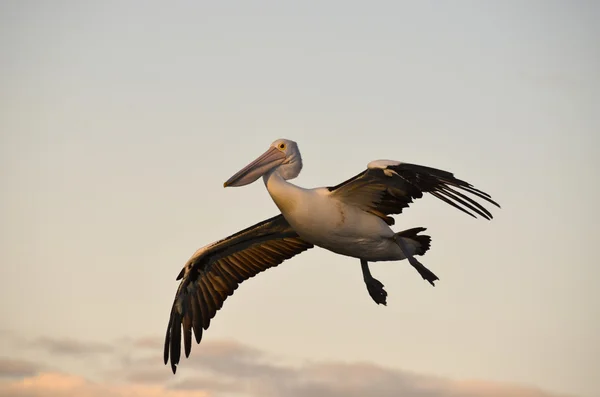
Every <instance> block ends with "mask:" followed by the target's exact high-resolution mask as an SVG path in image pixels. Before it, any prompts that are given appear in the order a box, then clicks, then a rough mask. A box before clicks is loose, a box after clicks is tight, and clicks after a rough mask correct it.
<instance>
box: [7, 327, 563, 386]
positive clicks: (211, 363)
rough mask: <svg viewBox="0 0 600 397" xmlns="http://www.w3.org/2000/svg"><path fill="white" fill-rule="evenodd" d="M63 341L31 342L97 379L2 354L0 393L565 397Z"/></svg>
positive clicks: (254, 358)
mask: <svg viewBox="0 0 600 397" xmlns="http://www.w3.org/2000/svg"><path fill="white" fill-rule="evenodd" d="M63 341H64V340H59V341H57V340H52V341H50V340H49V341H46V343H43V344H40V343H38V344H36V346H37V348H38V349H41V350H44V351H47V350H48V349H49V347H52V348H54V351H55V354H54V355H53V368H61V367H60V365H59V362H60V360H61V359H62V358H63V357H64V358H67V361H69V360H68V359H69V358H71V357H72V356H73V354H78V355H79V360H80V361H81V363H82V367H85V368H87V370H88V371H89V370H90V368H95V369H94V370H93V371H92V372H93V373H92V372H90V373H89V376H90V377H93V379H98V380H95V381H92V380H90V379H92V378H86V377H83V376H80V375H78V374H74V373H64V372H60V370H59V371H56V372H49V371H48V370H43V367H42V366H39V365H37V364H36V363H34V362H28V361H21V360H18V359H9V358H7V359H5V360H4V361H0V373H1V372H2V369H3V368H4V372H5V374H6V375H5V376H4V377H1V376H0V396H3V397H41V396H44V397H66V396H78V397H79V396H80V397H99V396H102V397H134V396H136V397H138V396H139V397H142V396H143V397H154V396H157V397H158V396H161V397H200V396H202V397H220V396H229V395H231V393H234V394H235V395H236V396H239V397H244V396H245V397H279V396H286V397H359V396H360V397H363V396H369V397H392V396H393V397H396V396H403V397H563V396H559V395H558V394H555V393H551V392H548V391H543V390H540V389H536V388H531V387H523V386H520V385H512V384H505V383H493V382H486V381H456V380H451V379H447V378H441V377H437V376H432V375H428V374H417V373H413V372H410V371H405V370H400V369H393V368H386V367H382V366H379V365H377V364H373V363H340V362H305V363H301V364H296V365H292V364H289V363H282V362H279V361H277V360H275V359H274V358H273V357H271V356H270V355H269V354H267V353H266V352H263V351H261V350H258V349H255V348H253V347H251V346H247V345H244V344H241V343H237V342H232V341H204V342H203V345H202V349H197V350H196V352H195V353H194V354H192V355H191V356H190V358H189V359H185V360H183V361H182V363H181V366H180V370H179V371H178V372H177V375H173V374H172V373H171V371H170V368H169V367H168V366H165V365H164V364H163V359H162V344H161V343H159V340H158V339H157V338H142V339H138V340H136V339H131V338H129V339H126V340H121V341H120V342H115V343H113V344H106V345H100V344H97V343H92V344H90V345H91V346H92V347H91V348H90V346H88V345H87V344H85V343H83V342H81V341H76V340H68V341H69V343H67V344H63V343H62V342H63ZM57 342H61V343H57ZM57 346H61V347H62V348H58V349H56V347H57ZM99 346H102V348H101V349H99V348H98V347H99ZM65 347H68V348H65ZM75 352H76V353H75ZM98 352H102V353H103V355H102V358H103V359H105V363H106V365H105V366H102V365H101V366H94V365H92V364H94V363H96V364H97V363H98V356H97V355H96V353H98ZM89 353H93V354H89ZM88 364H89V365H88ZM74 370H77V369H74ZM40 371H41V372H40ZM564 397H566V396H564Z"/></svg>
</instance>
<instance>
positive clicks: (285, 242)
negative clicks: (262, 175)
mask: <svg viewBox="0 0 600 397" xmlns="http://www.w3.org/2000/svg"><path fill="white" fill-rule="evenodd" d="M312 247H313V245H312V244H310V243H308V242H306V241H304V240H302V239H301V238H300V237H298V235H297V234H296V232H294V230H293V229H292V228H291V226H290V225H289V224H288V223H287V221H286V220H285V218H284V217H283V216H282V215H278V216H276V217H273V218H270V219H267V220H265V221H263V222H260V223H257V224H256V225H253V226H251V227H249V228H247V229H245V230H242V231H241V232H238V233H236V234H234V235H232V236H230V237H227V238H225V239H223V240H220V241H218V242H216V243H214V244H212V245H210V246H208V247H207V248H204V249H200V250H198V251H197V252H196V254H194V256H192V258H191V259H190V260H189V261H188V263H187V264H186V265H185V267H184V268H183V270H182V271H181V273H180V274H179V276H178V277H177V279H178V280H179V279H181V283H180V284H179V288H178V289H177V294H176V295H175V301H174V302H173V306H172V308H171V315H170V318H169V325H168V327H167V333H166V336H165V349H164V361H165V364H167V363H168V361H169V356H170V358H171V369H172V370H173V373H175V372H176V370H177V365H178V364H179V360H180V358H181V339H182V330H183V345H184V350H185V356H186V357H188V356H189V355H190V352H191V349H192V331H193V333H194V337H195V339H196V343H200V341H201V339H202V332H203V330H206V329H208V327H209V326H210V320H211V319H212V318H213V317H214V316H215V314H216V313H217V311H218V310H219V309H221V307H222V306H223V302H224V301H225V299H227V297H228V296H230V295H232V294H233V291H235V290H236V289H237V287H238V285H239V284H240V283H241V282H243V281H244V280H247V279H248V278H250V277H254V276H255V275H256V274H258V273H260V272H262V271H264V270H266V269H268V268H270V267H274V266H277V265H279V264H280V263H282V262H283V261H284V260H286V259H289V258H291V257H293V256H295V255H297V254H299V253H301V252H303V251H305V250H307V249H310V248H312Z"/></svg>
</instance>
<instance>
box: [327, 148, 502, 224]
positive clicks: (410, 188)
mask: <svg viewBox="0 0 600 397" xmlns="http://www.w3.org/2000/svg"><path fill="white" fill-rule="evenodd" d="M328 189H329V191H330V192H331V194H332V195H333V196H336V197H338V198H339V199H340V200H342V201H344V202H346V203H349V204H353V205H356V206H358V207H360V208H362V209H363V210H365V211H368V212H371V213H373V214H375V215H377V216H379V217H381V218H382V219H384V220H385V221H386V222H387V223H388V224H389V225H393V224H394V219H393V218H392V217H389V216H388V215H390V214H400V213H401V212H402V209H403V208H406V207H408V206H409V205H410V203H412V202H413V200H414V199H419V198H421V197H423V193H430V194H431V195H433V196H435V197H437V198H438V199H440V200H442V201H444V202H446V203H448V204H450V205H451V206H453V207H455V208H458V209H459V210H461V211H463V212H465V213H467V214H469V215H471V216H472V217H474V218H476V216H475V215H474V214H473V213H475V214H477V215H480V216H482V217H484V218H486V219H488V220H489V219H492V218H493V216H492V214H491V213H490V212H489V211H488V210H487V209H486V208H485V207H483V206H482V205H481V204H479V203H478V202H477V201H475V200H474V199H473V198H471V197H469V196H467V195H466V194H464V193H463V192H466V193H469V194H472V195H474V196H476V197H479V198H481V199H483V200H485V201H487V202H489V203H491V204H493V205H495V206H497V207H498V208H499V207H500V205H498V204H497V203H496V202H495V201H494V200H492V198H491V196H490V195H489V194H487V193H484V192H482V191H481V190H478V189H475V188H474V187H473V186H472V185H471V184H469V183H467V182H465V181H462V180H460V179H457V178H455V177H454V175H453V174H452V173H450V172H447V171H443V170H438V169H436V168H431V167H425V166H421V165H416V164H409V163H401V162H399V161H392V160H377V161H372V162H370V163H369V165H368V166H367V169H366V170H365V171H363V172H361V173H360V174H358V175H356V176H354V177H353V178H350V179H348V180H347V181H345V182H342V183H340V184H339V185H337V186H333V187H329V188H328ZM459 190H462V191H463V192H460V191H459Z"/></svg>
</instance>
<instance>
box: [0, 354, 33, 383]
mask: <svg viewBox="0 0 600 397" xmlns="http://www.w3.org/2000/svg"><path fill="white" fill-rule="evenodd" d="M40 368H41V366H40V365H39V364H36V363H34V362H31V361H26V360H18V359H11V358H0V378H4V377H9V378H12V377H23V376H31V375H35V374H37V373H38V371H39V370H40Z"/></svg>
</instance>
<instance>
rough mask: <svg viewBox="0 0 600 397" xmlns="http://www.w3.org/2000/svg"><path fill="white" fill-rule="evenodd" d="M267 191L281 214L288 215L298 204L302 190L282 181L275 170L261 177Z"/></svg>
mask: <svg viewBox="0 0 600 397" xmlns="http://www.w3.org/2000/svg"><path fill="white" fill-rule="evenodd" d="M263 181H264V182H265V186H266V187H267V191H268V192H269V195H271V198H272V199H273V201H274V202H275V205H277V207H278V208H279V211H281V213H282V214H284V215H285V214H286V213H290V212H291V211H292V210H293V209H294V207H295V206H296V204H297V203H298V200H299V196H300V194H301V192H302V190H303V189H302V188H300V187H298V186H296V185H294V184H293V183H290V182H288V181H286V180H285V179H283V177H282V176H281V175H279V172H277V170H276V169H275V170H273V171H271V172H269V173H267V174H265V175H264V176H263Z"/></svg>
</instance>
